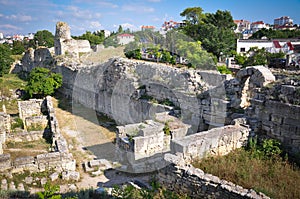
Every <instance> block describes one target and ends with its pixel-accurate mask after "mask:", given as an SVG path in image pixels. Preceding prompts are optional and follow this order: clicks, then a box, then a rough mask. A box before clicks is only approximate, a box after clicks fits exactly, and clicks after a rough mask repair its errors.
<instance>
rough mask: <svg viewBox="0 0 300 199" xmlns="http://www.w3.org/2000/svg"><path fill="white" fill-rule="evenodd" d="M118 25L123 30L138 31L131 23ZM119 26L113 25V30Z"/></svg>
mask: <svg viewBox="0 0 300 199" xmlns="http://www.w3.org/2000/svg"><path fill="white" fill-rule="evenodd" d="M119 25H121V26H122V28H123V30H125V29H127V28H129V29H130V30H138V29H139V28H138V27H137V26H135V25H133V24H131V23H122V24H119ZM119 25H116V24H114V25H113V27H114V28H118V27H119Z"/></svg>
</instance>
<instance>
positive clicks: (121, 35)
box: [118, 33, 133, 37]
mask: <svg viewBox="0 0 300 199" xmlns="http://www.w3.org/2000/svg"><path fill="white" fill-rule="evenodd" d="M118 37H133V35H131V34H127V33H124V34H120V35H118Z"/></svg>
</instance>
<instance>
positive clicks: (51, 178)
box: [49, 172, 59, 182]
mask: <svg viewBox="0 0 300 199" xmlns="http://www.w3.org/2000/svg"><path fill="white" fill-rule="evenodd" d="M58 177H59V174H58V173H57V172H54V173H52V174H51V175H50V176H49V178H50V180H51V181H52V182H53V181H55V180H57V179H58Z"/></svg>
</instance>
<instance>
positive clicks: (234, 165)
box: [193, 149, 300, 199]
mask: <svg viewBox="0 0 300 199" xmlns="http://www.w3.org/2000/svg"><path fill="white" fill-rule="evenodd" d="M259 156H260V155H258V156H257V155H256V154H253V151H248V150H245V149H238V150H235V151H233V152H232V153H230V154H228V155H226V156H222V157H220V156H217V157H208V158H204V159H202V160H199V161H195V162H194V163H193V165H194V166H195V167H197V168H200V169H202V170H204V171H205V172H207V173H211V174H213V175H216V176H218V177H220V178H221V179H225V180H228V181H231V182H233V183H235V184H238V185H240V186H242V187H244V188H248V189H250V188H252V189H254V190H256V191H260V192H263V193H265V194H266V195H268V196H269V197H271V198H278V199H281V198H282V199H283V198H300V189H299V184H300V170H299V168H298V167H297V166H295V165H293V164H290V163H289V162H288V161H287V160H284V159H282V158H281V157H279V156H276V157H268V156H267V157H264V158H261V156H260V157H259Z"/></svg>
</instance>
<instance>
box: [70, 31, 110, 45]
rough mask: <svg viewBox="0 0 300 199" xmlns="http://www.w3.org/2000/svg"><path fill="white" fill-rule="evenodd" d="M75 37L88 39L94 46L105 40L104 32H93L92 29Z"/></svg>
mask: <svg viewBox="0 0 300 199" xmlns="http://www.w3.org/2000/svg"><path fill="white" fill-rule="evenodd" d="M73 38H74V39H82V40H88V41H89V42H90V44H91V45H92V46H94V45H97V44H101V43H102V42H103V41H104V38H105V36H104V32H103V31H102V32H94V33H91V32H90V31H86V32H85V33H84V34H83V35H81V36H78V37H75V36H73Z"/></svg>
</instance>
